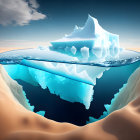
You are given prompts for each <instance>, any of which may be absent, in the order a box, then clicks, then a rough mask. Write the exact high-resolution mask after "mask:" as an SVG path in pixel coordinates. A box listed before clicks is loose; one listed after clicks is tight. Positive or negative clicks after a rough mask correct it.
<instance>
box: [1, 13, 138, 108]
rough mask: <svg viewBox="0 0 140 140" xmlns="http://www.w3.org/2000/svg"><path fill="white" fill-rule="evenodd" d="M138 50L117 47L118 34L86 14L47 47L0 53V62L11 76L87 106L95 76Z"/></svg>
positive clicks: (133, 58)
mask: <svg viewBox="0 0 140 140" xmlns="http://www.w3.org/2000/svg"><path fill="white" fill-rule="evenodd" d="M139 60H140V53H138V52H134V51H130V50H125V49H123V48H121V47H120V46H119V36H118V35H115V34H112V33H109V32H107V31H106V30H104V29H103V28H102V27H101V26H100V25H99V23H98V21H97V19H95V18H93V17H91V16H90V15H89V16H88V19H87V21H86V23H85V25H84V26H83V27H78V26H76V27H75V29H74V31H73V32H72V33H71V34H70V35H67V36H65V37H64V38H62V39H59V40H57V41H53V42H51V45H49V46H48V47H41V46H40V47H38V48H33V49H20V50H13V51H7V52H3V53H0V63H1V64H3V65H5V66H4V67H5V69H6V70H7V72H8V74H9V75H10V76H11V77H12V78H13V79H22V80H23V81H26V82H28V83H30V84H32V85H38V84H39V85H40V86H41V87H42V88H43V89H45V88H47V87H48V88H49V90H50V92H51V93H52V94H56V95H58V96H60V98H61V99H64V100H66V101H70V102H79V103H82V104H84V105H85V107H86V109H88V108H89V107H90V103H91V101H92V100H93V94H94V86H95V85H96V79H97V78H98V79H99V78H101V77H102V75H103V72H104V71H106V70H108V69H109V68H110V67H118V66H123V65H128V64H132V63H134V62H137V61H139Z"/></svg>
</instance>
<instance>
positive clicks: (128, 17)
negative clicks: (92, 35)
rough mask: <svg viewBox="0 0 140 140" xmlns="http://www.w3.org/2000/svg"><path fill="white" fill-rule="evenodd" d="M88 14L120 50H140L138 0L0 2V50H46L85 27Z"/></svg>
mask: <svg viewBox="0 0 140 140" xmlns="http://www.w3.org/2000/svg"><path fill="white" fill-rule="evenodd" d="M88 14H90V15H91V16H93V17H95V18H97V19H98V22H99V24H100V25H101V26H102V27H103V28H104V29H105V30H107V31H109V32H111V33H115V34H118V35H119V36H120V46H121V47H125V48H130V47H133V48H140V0H0V47H1V48H3V47H19V48H20V47H37V46H46V45H47V44H48V43H47V42H49V41H53V40H57V39H60V38H62V37H63V36H64V35H65V34H70V33H71V32H72V31H73V28H74V26H75V25H78V26H84V24H85V22H86V20H87V17H88Z"/></svg>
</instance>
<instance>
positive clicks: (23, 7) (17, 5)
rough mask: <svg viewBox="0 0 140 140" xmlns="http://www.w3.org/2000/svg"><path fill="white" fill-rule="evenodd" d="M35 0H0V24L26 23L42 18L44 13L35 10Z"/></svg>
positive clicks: (36, 4)
mask: <svg viewBox="0 0 140 140" xmlns="http://www.w3.org/2000/svg"><path fill="white" fill-rule="evenodd" d="M38 8H39V4H38V3H37V1H36V0H29V1H27V0H0V24H2V25H8V24H15V25H20V26H23V25H27V24H29V22H30V21H32V20H40V19H44V18H45V17H46V15H44V14H42V13H40V12H38V11H37V9H38Z"/></svg>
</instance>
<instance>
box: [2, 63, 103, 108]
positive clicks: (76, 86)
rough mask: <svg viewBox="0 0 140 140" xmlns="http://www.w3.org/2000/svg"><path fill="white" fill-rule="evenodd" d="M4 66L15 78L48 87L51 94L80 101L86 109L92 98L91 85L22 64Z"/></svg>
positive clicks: (71, 100)
mask: <svg viewBox="0 0 140 140" xmlns="http://www.w3.org/2000/svg"><path fill="white" fill-rule="evenodd" d="M4 68H5V69H6V71H7V72H8V74H9V75H10V76H11V77H12V78H13V79H15V80H17V79H20V80H23V81H25V82H27V83H30V84H32V85H35V86H37V85H38V84H39V85H40V86H41V87H42V88H43V89H46V88H47V87H48V89H49V90H50V92H51V93H52V94H56V95H58V96H60V98H61V99H64V100H66V101H70V102H79V103H82V104H84V105H85V107H86V109H88V108H89V107H90V103H91V101H92V100H93V93H94V91H93V86H91V85H88V84H85V83H82V82H77V81H73V80H70V79H68V78H64V77H61V76H58V75H54V74H51V73H48V72H45V71H42V70H38V69H34V68H30V67H26V66H22V65H5V66H4ZM100 73H101V72H100ZM97 75H98V74H97ZM46 94H47V93H46Z"/></svg>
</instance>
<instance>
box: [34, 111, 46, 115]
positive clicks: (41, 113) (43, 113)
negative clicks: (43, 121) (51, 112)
mask: <svg viewBox="0 0 140 140" xmlns="http://www.w3.org/2000/svg"><path fill="white" fill-rule="evenodd" d="M36 113H37V114H39V115H41V116H44V115H45V111H38V112H36Z"/></svg>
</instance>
